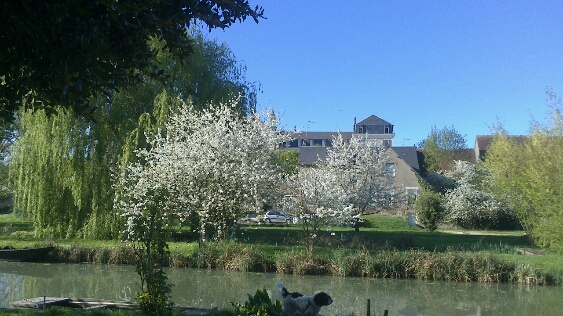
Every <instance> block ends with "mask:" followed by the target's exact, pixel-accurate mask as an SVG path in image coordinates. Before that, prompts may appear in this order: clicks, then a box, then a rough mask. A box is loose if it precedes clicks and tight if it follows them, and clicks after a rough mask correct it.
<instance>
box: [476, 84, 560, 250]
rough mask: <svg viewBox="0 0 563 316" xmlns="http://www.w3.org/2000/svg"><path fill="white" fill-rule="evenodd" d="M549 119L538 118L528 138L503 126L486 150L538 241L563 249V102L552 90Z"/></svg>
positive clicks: (491, 167)
mask: <svg viewBox="0 0 563 316" xmlns="http://www.w3.org/2000/svg"><path fill="white" fill-rule="evenodd" d="M548 96H549V100H548V102H549V104H548V105H549V107H550V109H551V112H550V120H549V121H548V122H547V123H545V124H542V123H540V122H537V121H535V120H533V121H532V122H531V128H530V130H531V134H530V136H528V137H515V136H509V135H507V133H506V131H505V130H503V129H502V128H500V129H499V130H498V131H497V134H496V136H495V138H494V140H493V142H492V143H491V145H490V146H489V149H488V150H487V157H486V159H485V162H484V163H485V166H486V167H487V168H488V170H489V171H490V172H491V174H492V175H493V177H494V179H495V182H496V185H497V186H498V189H499V190H500V191H503V192H506V193H507V194H508V195H509V196H510V198H511V202H512V206H513V208H514V209H515V210H516V212H517V215H518V218H519V220H520V222H521V224H522V226H523V227H524V229H525V230H526V233H527V234H528V236H530V237H531V239H532V240H533V241H534V243H535V244H536V245H538V246H541V247H551V248H554V249H559V250H561V249H563V235H561V231H562V230H563V210H562V209H561V205H562V204H563V114H562V113H561V111H562V109H563V105H562V104H561V102H560V100H559V99H558V98H557V97H556V95H555V94H554V93H553V92H552V91H548Z"/></svg>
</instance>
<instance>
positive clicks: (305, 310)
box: [277, 283, 332, 316]
mask: <svg viewBox="0 0 563 316" xmlns="http://www.w3.org/2000/svg"><path fill="white" fill-rule="evenodd" d="M277 290H278V292H279V293H280V294H281V296H282V315H286V316H293V315H303V316H317V315H319V312H320V311H321V307H323V306H328V305H330V304H332V298H331V297H330V295H328V294H326V293H325V292H320V293H317V294H315V295H303V294H301V293H298V292H294V293H290V292H288V291H287V289H286V288H285V286H284V285H283V284H282V283H278V285H277Z"/></svg>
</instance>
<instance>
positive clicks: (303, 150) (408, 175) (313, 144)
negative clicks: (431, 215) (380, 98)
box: [285, 115, 421, 206]
mask: <svg viewBox="0 0 563 316" xmlns="http://www.w3.org/2000/svg"><path fill="white" fill-rule="evenodd" d="M393 127H394V126H393V124H391V123H389V122H387V121H385V120H383V119H381V118H379V117H377V116H375V115H371V116H369V117H368V118H366V119H365V120H362V121H360V122H356V119H355V118H354V128H353V132H340V134H341V135H342V137H343V138H344V141H346V140H349V139H351V138H352V137H361V138H363V139H365V140H366V141H374V142H376V143H378V144H379V145H382V146H388V147H390V148H391V149H392V151H391V154H390V157H389V159H390V161H389V163H390V164H392V165H393V166H392V169H393V170H394V171H395V172H394V176H395V185H394V186H395V190H400V191H397V192H403V193H404V194H406V195H407V196H408V195H418V194H419V193H420V190H421V189H420V185H419V184H418V179H417V176H416V174H417V173H419V172H420V166H419V163H418V158H417V151H416V147H415V146H407V147H393V138H394V137H395V134H394V132H393ZM338 133H339V131H335V132H309V131H307V132H299V133H292V136H293V140H292V141H288V142H286V144H285V148H286V150H295V151H297V152H299V164H300V165H301V166H313V165H314V164H315V163H316V162H317V161H318V160H319V159H325V158H326V156H327V148H328V147H331V146H332V140H333V137H336V136H337V135H338ZM405 206H406V205H405Z"/></svg>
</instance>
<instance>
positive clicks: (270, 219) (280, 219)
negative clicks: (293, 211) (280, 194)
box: [264, 211, 293, 224]
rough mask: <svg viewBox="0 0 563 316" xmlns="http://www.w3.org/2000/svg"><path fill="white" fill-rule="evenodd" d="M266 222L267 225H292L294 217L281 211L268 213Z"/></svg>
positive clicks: (265, 216) (265, 217) (265, 218)
mask: <svg viewBox="0 0 563 316" xmlns="http://www.w3.org/2000/svg"><path fill="white" fill-rule="evenodd" d="M264 221H265V222H266V223H267V224H272V223H286V224H291V223H293V217H291V216H289V215H285V214H284V213H282V212H280V211H267V212H266V215H264Z"/></svg>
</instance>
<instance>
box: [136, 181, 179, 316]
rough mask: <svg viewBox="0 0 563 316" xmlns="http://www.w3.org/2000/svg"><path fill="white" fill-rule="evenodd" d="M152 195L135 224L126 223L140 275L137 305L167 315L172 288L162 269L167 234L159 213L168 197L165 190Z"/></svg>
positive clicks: (145, 311)
mask: <svg viewBox="0 0 563 316" xmlns="http://www.w3.org/2000/svg"><path fill="white" fill-rule="evenodd" d="M153 196H154V197H155V198H154V200H153V201H152V202H151V203H148V205H146V207H145V208H144V209H143V210H141V213H143V214H142V215H141V216H140V217H138V218H136V219H135V220H136V221H138V223H129V231H128V233H129V234H128V239H129V240H130V241H131V243H132V245H133V249H134V251H135V270H136V271H137V274H139V276H140V277H141V290H142V291H141V293H138V294H137V302H138V303H139V308H140V309H141V311H142V313H143V314H144V315H169V314H170V313H171V310H170V307H171V306H172V305H173V304H172V302H171V301H170V292H171V291H172V289H171V285H170V284H168V283H167V277H166V273H165V272H164V264H165V261H166V260H167V259H168V258H169V257H170V251H169V250H168V244H167V241H168V239H169V233H168V232H167V231H166V229H165V228H166V226H167V224H169V219H168V218H167V217H166V214H162V212H161V205H162V201H163V200H165V199H167V198H168V197H167V192H164V191H158V192H154V193H153ZM132 224H133V225H132Z"/></svg>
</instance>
